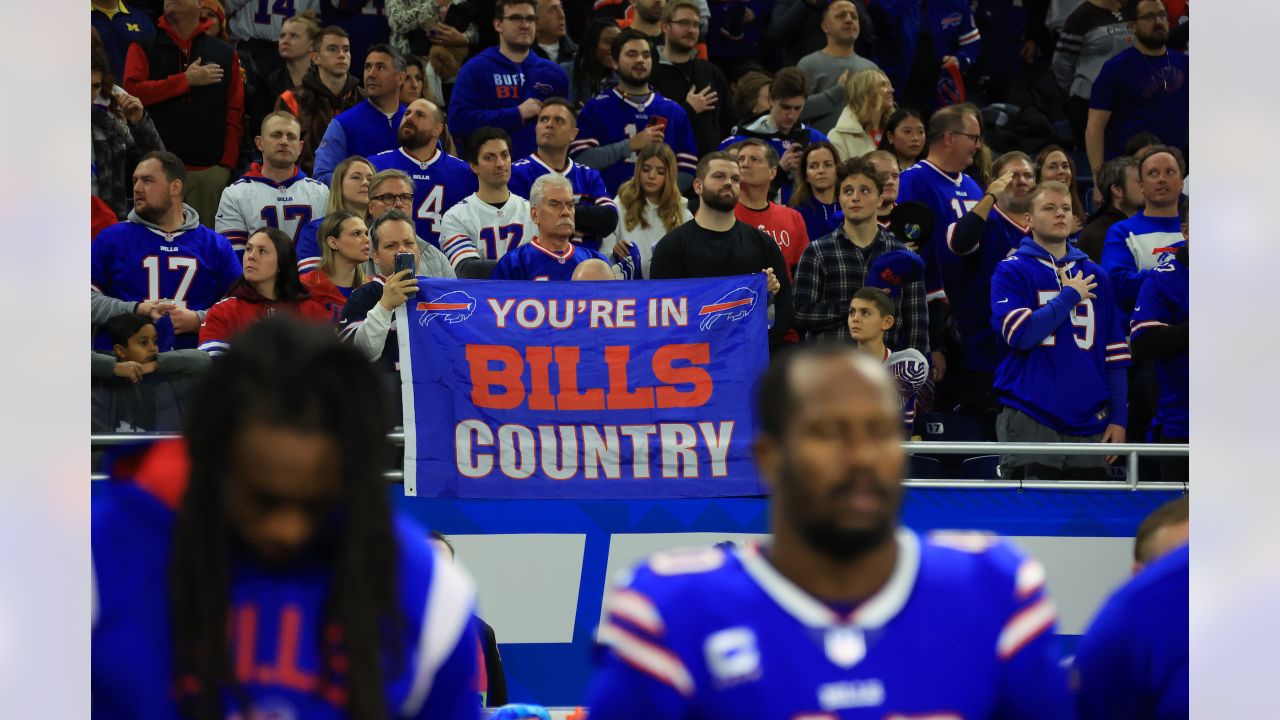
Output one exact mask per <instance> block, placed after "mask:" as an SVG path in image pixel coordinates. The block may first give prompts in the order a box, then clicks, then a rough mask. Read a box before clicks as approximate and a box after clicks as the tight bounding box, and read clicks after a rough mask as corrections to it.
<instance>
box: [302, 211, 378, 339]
mask: <svg viewBox="0 0 1280 720" xmlns="http://www.w3.org/2000/svg"><path fill="white" fill-rule="evenodd" d="M316 237H317V238H319V239H320V266H319V267H317V268H316V269H315V272H309V273H307V274H305V275H303V276H302V284H303V285H306V286H307V287H308V288H309V289H310V290H311V295H312V297H314V298H315V299H317V300H319V301H321V302H323V303H324V304H325V306H326V307H327V308H328V309H329V311H330V312H331V313H332V314H333V317H334V318H337V317H338V316H339V314H340V313H341V312H342V306H343V305H346V304H347V298H348V297H351V291H352V290H355V289H356V288H358V287H360V286H361V285H363V284H364V282H365V276H364V264H365V262H367V261H368V260H369V253H370V250H371V249H372V247H371V245H370V242H369V231H368V228H367V227H366V226H365V224H364V217H363V216H361V215H357V214H355V213H353V212H350V211H348V210H338V211H337V212H333V213H329V214H328V215H326V216H325V218H324V222H322V223H320V232H318V233H317V234H316Z"/></svg>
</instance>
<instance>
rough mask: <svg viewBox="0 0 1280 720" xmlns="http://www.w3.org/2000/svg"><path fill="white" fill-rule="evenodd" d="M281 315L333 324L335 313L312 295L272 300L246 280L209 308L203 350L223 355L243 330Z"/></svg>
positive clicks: (202, 333) (238, 283)
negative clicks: (281, 313) (269, 317)
mask: <svg viewBox="0 0 1280 720" xmlns="http://www.w3.org/2000/svg"><path fill="white" fill-rule="evenodd" d="M313 274H315V273H313ZM277 312H284V313H290V314H292V315H296V316H298V317H300V318H303V319H305V320H313V321H315V322H317V323H332V322H333V312H332V311H331V310H329V309H328V308H327V307H325V303H323V302H320V301H318V300H316V299H313V298H311V297H309V296H308V297H304V298H302V299H301V300H298V301H296V302H287V301H276V300H268V299H267V298H265V297H263V296H262V293H260V292H258V291H257V290H256V289H255V288H254V287H253V286H252V285H250V284H249V283H247V282H245V281H244V279H243V278H242V279H241V280H239V281H237V282H236V284H235V285H232V286H231V290H230V291H229V292H228V293H227V296H226V297H225V298H223V299H222V300H219V301H218V302H217V303H215V304H214V306H213V307H211V308H209V312H208V314H206V315H205V317H204V322H203V323H201V325H200V349H201V350H204V351H205V352H207V353H209V354H210V355H221V354H222V353H224V352H226V351H227V350H228V349H229V348H230V347H231V344H230V341H231V339H232V338H233V337H235V336H236V335H238V334H240V332H241V331H242V330H244V329H245V328H247V327H249V325H251V324H253V323H254V322H255V321H257V320H260V319H262V318H264V317H267V316H268V315H273V314H275V313H277Z"/></svg>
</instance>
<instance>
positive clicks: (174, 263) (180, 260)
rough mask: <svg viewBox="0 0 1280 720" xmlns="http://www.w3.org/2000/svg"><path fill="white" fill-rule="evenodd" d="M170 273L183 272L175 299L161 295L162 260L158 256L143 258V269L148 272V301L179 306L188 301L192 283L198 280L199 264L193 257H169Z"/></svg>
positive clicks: (174, 295)
mask: <svg viewBox="0 0 1280 720" xmlns="http://www.w3.org/2000/svg"><path fill="white" fill-rule="evenodd" d="M165 259H166V260H168V261H169V262H168V266H169V267H168V269H169V271H171V272H173V271H178V270H181V271H182V279H181V280H179V281H178V289H177V290H175V291H174V292H173V297H171V298H165V297H161V295H160V258H159V257H158V256H156V255H148V256H146V257H144V258H142V267H143V268H145V269H146V271H147V299H148V300H172V301H174V302H175V303H178V304H179V305H182V304H183V303H185V302H186V301H187V291H188V290H190V289H191V281H192V280H195V279H196V269H197V267H198V263H197V262H196V259H195V258H193V257H177V256H168V257H166V258H165Z"/></svg>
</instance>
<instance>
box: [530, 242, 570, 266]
mask: <svg viewBox="0 0 1280 720" xmlns="http://www.w3.org/2000/svg"><path fill="white" fill-rule="evenodd" d="M540 239H541V238H539V237H537V236H534V238H533V240H530V241H529V244H530V245H533V247H535V248H536V249H537V250H538V252H541V253H542V254H544V255H549V256H551V257H553V258H555V260H556V262H558V263H560V264H561V265H563V264H564V263H565V261H566V260H568V259H569V258H571V257H573V252H574V250H576V249H577V248H575V247H574V245H573V243H569V244H568V245H567V246H565V249H564V250H563V251H561V252H556V251H555V250H552V249H551V248H548V247H546V246H545V245H543V244H542V243H541V242H539V240H540Z"/></svg>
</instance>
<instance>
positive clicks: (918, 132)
mask: <svg viewBox="0 0 1280 720" xmlns="http://www.w3.org/2000/svg"><path fill="white" fill-rule="evenodd" d="M880 149H881V150H888V151H889V152H891V153H893V154H894V156H895V157H897V158H898V167H900V168H902V169H903V170H906V169H907V168H909V167H911V166H912V165H915V164H916V161H918V160H920V159H921V158H923V157H924V156H925V152H926V151H927V150H928V147H927V145H926V143H925V132H924V118H923V117H921V115H920V113H919V112H918V111H916V110H913V109H911V108H909V107H900V108H898V109H897V110H894V111H893V114H891V115H890V116H889V119H888V120H886V121H885V124H884V135H883V136H881V138H880Z"/></svg>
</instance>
